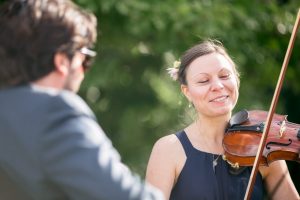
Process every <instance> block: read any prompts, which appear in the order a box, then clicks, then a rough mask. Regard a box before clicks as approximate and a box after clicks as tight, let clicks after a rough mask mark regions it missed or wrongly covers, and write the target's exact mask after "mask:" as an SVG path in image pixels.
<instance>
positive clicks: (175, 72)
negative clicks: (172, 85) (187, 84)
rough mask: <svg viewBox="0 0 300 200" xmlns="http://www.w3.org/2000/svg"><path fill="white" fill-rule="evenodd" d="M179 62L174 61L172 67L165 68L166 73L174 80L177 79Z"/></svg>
mask: <svg viewBox="0 0 300 200" xmlns="http://www.w3.org/2000/svg"><path fill="white" fill-rule="evenodd" d="M180 64H181V62H180V61H177V60H176V61H174V63H173V67H170V68H167V71H168V74H169V75H170V76H171V78H172V79H173V80H174V81H176V80H177V79H178V72H179V66H180Z"/></svg>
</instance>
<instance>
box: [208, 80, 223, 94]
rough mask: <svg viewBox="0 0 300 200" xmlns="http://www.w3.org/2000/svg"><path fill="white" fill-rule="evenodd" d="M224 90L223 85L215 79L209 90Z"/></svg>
mask: <svg viewBox="0 0 300 200" xmlns="http://www.w3.org/2000/svg"><path fill="white" fill-rule="evenodd" d="M223 88H224V85H223V83H222V81H221V80H219V79H217V80H214V81H212V82H211V90H213V91H215V90H221V89H223Z"/></svg>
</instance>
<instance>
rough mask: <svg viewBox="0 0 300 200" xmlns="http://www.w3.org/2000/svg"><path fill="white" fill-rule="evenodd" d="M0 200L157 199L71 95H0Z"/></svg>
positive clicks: (31, 89)
mask: <svg viewBox="0 0 300 200" xmlns="http://www.w3.org/2000/svg"><path fill="white" fill-rule="evenodd" d="M0 199H1V200H2V199H3V200H4V199H7V200H12V199H21V200H25V199H35V200H48V199H49V200H50V199H51V200H54V199H55V200H56V199H57V200H58V199H74V200H77V199H78V200H94V199H115V200H122V199H124V200H126V199H145V200H146V199H162V194H161V193H160V192H159V191H157V190H156V189H154V188H153V187H151V186H150V185H148V184H146V183H143V182H142V181H141V180H140V179H139V178H138V177H137V176H135V175H133V174H132V173H131V172H130V171H129V170H128V169H127V168H126V167H125V165H123V164H122V163H121V162H120V156H119V154H118V153H117V151H116V150H115V149H114V148H113V146H112V144H111V141H110V140H109V139H108V138H107V137H106V135H105V134H104V132H103V131H102V129H101V128H100V127H99V125H98V124H97V121H96V119H95V117H94V115H93V113H92V112H91V110H90V109H89V108H88V106H87V105H86V104H85V103H84V101H83V100H82V99H81V98H80V97H79V96H78V95H76V94H73V93H71V92H68V91H56V90H53V89H45V88H39V87H37V86H31V85H28V86H20V87H14V88H9V89H5V90H0Z"/></svg>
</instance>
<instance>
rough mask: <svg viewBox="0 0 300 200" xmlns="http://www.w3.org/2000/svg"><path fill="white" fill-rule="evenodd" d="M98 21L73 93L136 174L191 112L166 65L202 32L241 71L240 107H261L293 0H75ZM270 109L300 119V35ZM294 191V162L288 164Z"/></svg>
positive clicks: (271, 85)
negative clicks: (89, 60) (87, 67)
mask: <svg viewBox="0 0 300 200" xmlns="http://www.w3.org/2000/svg"><path fill="white" fill-rule="evenodd" d="M76 2H77V3H79V4H80V5H81V6H83V7H85V8H88V9H90V10H92V11H93V12H94V13H95V14H96V16H97V18H98V20H99V39H98V44H97V45H96V47H95V48H96V50H97V52H98V53H99V55H98V57H97V60H96V62H95V64H94V67H93V68H92V70H91V71H90V72H89V73H88V74H87V75H86V79H85V81H84V84H83V86H82V88H81V90H80V95H81V96H82V97H83V98H84V99H85V100H86V101H87V102H88V104H89V105H90V106H91V108H92V109H93V111H94V112H95V113H96V115H97V118H98V120H99V123H100V124H101V126H102V128H103V129H104V130H105V132H106V133H107V135H108V136H109V137H110V138H111V139H112V141H113V144H114V146H115V147H116V148H117V149H118V150H119V152H120V154H121V155H122V158H123V161H124V162H125V163H126V164H128V165H129V166H130V167H131V168H132V169H133V170H134V171H136V172H138V173H139V174H141V175H143V174H144V172H145V168H146V165H147V160H148V158H149V155H150V152H151V148H152V146H153V144H154V143H155V141H156V140H157V139H158V138H159V137H162V136H164V135H166V134H170V133H174V132H175V131H177V130H179V129H182V128H183V127H185V125H187V124H188V123H189V122H190V121H191V120H192V118H193V114H192V112H191V111H189V110H188V109H187V101H186V100H185V98H184V97H183V95H182V94H181V93H180V88H179V84H178V83H176V82H174V81H172V80H171V79H170V78H169V77H168V76H167V75H166V68H167V67H168V66H171V65H172V63H173V61H174V60H176V59H178V58H179V57H180V55H181V53H182V52H183V51H185V50H186V49H187V48H189V47H190V46H192V45H194V44H195V43H197V42H198V41H200V40H201V39H205V38H216V39H219V40H220V41H222V42H223V44H224V46H225V47H226V48H227V49H228V51H229V52H230V54H231V56H232V57H233V58H234V60H235V62H236V63H237V65H238V66H239V70H240V72H241V87H240V99H239V103H238V105H237V107H236V111H237V110H239V109H242V108H247V109H249V110H250V109H263V110H268V109H269V105H270V103H271V99H272V95H273V92H274V90H275V85H276V82H277V79H278V75H279V71H280V68H281V65H282V62H283V58H284V56H285V52H286V49H287V46H288V42H289V39H290V35H291V31H292V28H293V25H294V21H295V19H296V15H297V11H298V9H299V7H300V3H299V1H298V0H281V1H279V0H278V1H275V0H274V1H271V0H252V1H248V0H227V1H223V0H164V1H161V0H151V1H148V0H77V1H76ZM299 32H300V31H298V36H297V38H296V42H295V47H294V49H293V54H292V57H291V60H290V64H289V68H288V71H287V74H286V79H285V82H284V86H283V90H282V92H281V97H280V99H279V105H278V107H277V113H280V114H284V113H288V114H289V118H288V119H289V121H292V122H295V123H300V105H297V103H298V99H300V80H299V79H298V77H299V76H300V62H299V56H298V55H299V53H300V38H299V36H300V35H299ZM288 164H289V168H290V172H291V174H292V178H293V179H294V182H295V183H296V186H297V188H298V191H300V190H299V188H300V186H299V184H300V181H299V180H300V179H299V175H297V174H299V173H298V171H299V169H300V167H299V164H297V163H295V162H293V163H292V162H291V163H288Z"/></svg>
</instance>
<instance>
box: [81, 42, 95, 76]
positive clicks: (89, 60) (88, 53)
mask: <svg viewBox="0 0 300 200" xmlns="http://www.w3.org/2000/svg"><path fill="white" fill-rule="evenodd" d="M79 52H80V53H82V54H83V55H85V59H84V61H83V63H82V66H83V69H84V71H87V70H89V69H90V68H91V66H92V64H93V61H94V57H95V56H96V55H97V53H96V52H95V51H93V50H91V49H88V48H87V47H83V48H81V49H80V50H79Z"/></svg>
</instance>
